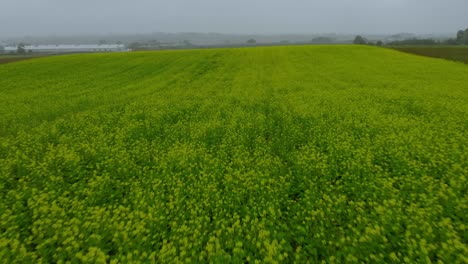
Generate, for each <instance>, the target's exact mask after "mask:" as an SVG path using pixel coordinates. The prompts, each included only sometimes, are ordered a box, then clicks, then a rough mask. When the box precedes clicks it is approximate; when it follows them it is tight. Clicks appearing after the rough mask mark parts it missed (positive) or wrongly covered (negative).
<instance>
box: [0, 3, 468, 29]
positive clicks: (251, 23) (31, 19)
mask: <svg viewBox="0 0 468 264" xmlns="http://www.w3.org/2000/svg"><path fill="white" fill-rule="evenodd" d="M467 10H468V1H467V0H235V1H234V0H232V1H223V0H198V1H194V0H166V1H160V0H132V1H130V0H81V1H72V0H21V1H16V0H14V1H13V0H0V37H1V36H3V37H7V36H8V37H10V36H11V37H13V36H26V35H29V36H37V35H76V34H122V33H146V32H219V33H227V34H254V33H255V34H281V33H289V34H302V33H325V32H335V33H342V34H343V33H344V34H354V33H360V34H371V33H379V34H390V33H396V32H412V33H419V34H425V33H447V32H456V30H458V29H462V28H466V27H467V26H468V13H467Z"/></svg>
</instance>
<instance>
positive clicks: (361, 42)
mask: <svg viewBox="0 0 468 264" xmlns="http://www.w3.org/2000/svg"><path fill="white" fill-rule="evenodd" d="M353 43H354V44H358V45H366V44H367V41H366V39H364V38H363V37H362V36H360V35H357V36H356V37H355V38H354V41H353Z"/></svg>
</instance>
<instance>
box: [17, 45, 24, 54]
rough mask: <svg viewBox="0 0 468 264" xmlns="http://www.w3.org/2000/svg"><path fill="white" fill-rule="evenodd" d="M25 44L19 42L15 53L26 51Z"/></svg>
mask: <svg viewBox="0 0 468 264" xmlns="http://www.w3.org/2000/svg"><path fill="white" fill-rule="evenodd" d="M25 46H26V45H25V44H24V43H20V44H18V49H17V51H16V52H17V53H18V54H24V53H26V49H25V48H24V47H25Z"/></svg>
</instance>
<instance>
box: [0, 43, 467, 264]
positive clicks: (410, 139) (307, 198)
mask: <svg viewBox="0 0 468 264" xmlns="http://www.w3.org/2000/svg"><path fill="white" fill-rule="evenodd" d="M467 131H468V65H464V64H461V63H456V62H450V61H443V60H438V59H432V58H426V57H420V56H415V55H411V54H405V53H400V52H397V51H394V50H390V49H383V48H377V47H368V46H352V45H349V46H292V47H263V48H238V49H212V50H186V51H159V52H135V53H113V54H81V55H65V56H54V57H45V58H38V59H34V60H27V61H21V62H16V63H9V64H3V65H0V262H1V263H322V262H324V263H429V262H435V263H467V262H468V257H467V256H468V235H467V234H468V230H467V225H468V217H467V212H468V195H467V189H468V182H467V177H468V132H467Z"/></svg>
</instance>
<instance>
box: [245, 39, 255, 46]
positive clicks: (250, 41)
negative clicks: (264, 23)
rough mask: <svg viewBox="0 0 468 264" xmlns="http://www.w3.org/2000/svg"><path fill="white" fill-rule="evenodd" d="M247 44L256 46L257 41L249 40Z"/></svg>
mask: <svg viewBox="0 0 468 264" xmlns="http://www.w3.org/2000/svg"><path fill="white" fill-rule="evenodd" d="M247 44H249V45H254V44H257V41H256V40H255V39H249V40H247Z"/></svg>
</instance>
